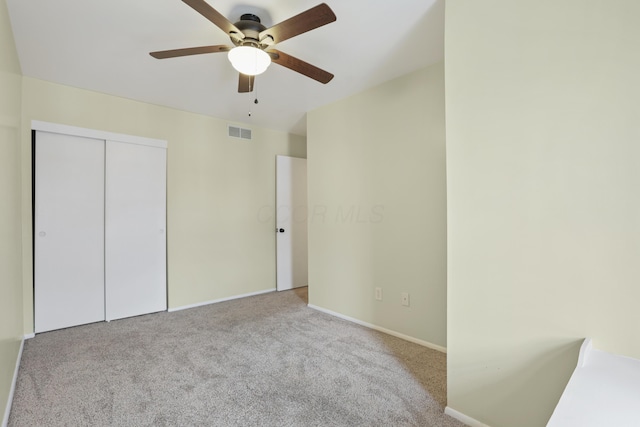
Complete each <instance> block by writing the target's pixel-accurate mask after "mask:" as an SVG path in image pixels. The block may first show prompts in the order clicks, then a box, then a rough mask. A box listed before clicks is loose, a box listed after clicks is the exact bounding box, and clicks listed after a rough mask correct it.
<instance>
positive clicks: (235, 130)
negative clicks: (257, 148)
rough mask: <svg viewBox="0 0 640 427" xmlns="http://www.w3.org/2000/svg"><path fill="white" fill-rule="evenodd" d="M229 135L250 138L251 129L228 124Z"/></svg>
mask: <svg viewBox="0 0 640 427" xmlns="http://www.w3.org/2000/svg"><path fill="white" fill-rule="evenodd" d="M228 129H229V136H230V137H232V138H240V139H251V129H246V128H241V127H238V126H232V125H229V126H228Z"/></svg>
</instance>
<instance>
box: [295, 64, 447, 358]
mask: <svg viewBox="0 0 640 427" xmlns="http://www.w3.org/2000/svg"><path fill="white" fill-rule="evenodd" d="M307 140H308V153H309V157H308V161H307V167H308V191H309V193H308V194H309V196H308V197H309V208H310V217H309V302H310V304H312V305H315V306H318V307H321V308H324V309H328V310H331V311H333V312H337V313H339V314H342V315H345V316H349V317H352V318H355V319H358V320H360V321H363V322H367V323H370V324H373V325H376V326H379V327H382V328H386V329H389V330H392V331H395V332H398V333H401V334H404V335H408V336H410V337H412V338H416V339H418V340H422V341H426V342H428V343H431V344H435V345H437V346H441V347H445V346H446V345H447V342H446V195H445V192H446V188H445V159H444V155H445V139H444V71H443V64H442V63H440V64H437V65H434V66H432V67H429V68H426V69H423V70H420V71H418V72H415V73H412V74H409V75H407V76H404V77H401V78H398V79H396V80H393V81H390V82H387V83H384V84H382V85H380V86H378V87H375V88H373V89H370V90H367V91H365V92H363V93H360V94H358V95H355V96H352V97H350V98H347V99H345V100H342V101H339V102H336V103H333V104H330V105H328V106H325V107H323V108H320V109H318V110H315V111H312V112H310V113H309V114H308V134H307ZM375 287H381V288H382V289H383V300H382V301H376V300H375V299H374V288H375ZM401 292H409V294H410V304H411V305H410V307H403V306H402V305H401V303H400V301H401V299H400V294H401Z"/></svg>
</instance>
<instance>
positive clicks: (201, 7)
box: [182, 0, 244, 39]
mask: <svg viewBox="0 0 640 427" xmlns="http://www.w3.org/2000/svg"><path fill="white" fill-rule="evenodd" d="M182 1H183V2H185V3H186V4H188V5H189V6H191V8H193V9H194V10H195V11H196V12H198V13H199V14H200V15H202V16H204V17H205V18H207V19H208V20H209V21H211V22H213V23H214V24H215V25H216V26H217V27H218V28H220V29H221V30H222V31H224V32H225V33H227V34H229V35H231V36H233V37H234V38H239V39H244V34H243V33H242V31H240V30H239V29H238V28H237V27H236V26H235V25H233V24H232V23H231V21H229V20H228V19H227V18H225V17H224V16H223V15H222V14H221V13H220V12H218V11H217V10H215V9H214V8H213V7H211V6H210V5H209V3H207V2H206V1H204V0H182Z"/></svg>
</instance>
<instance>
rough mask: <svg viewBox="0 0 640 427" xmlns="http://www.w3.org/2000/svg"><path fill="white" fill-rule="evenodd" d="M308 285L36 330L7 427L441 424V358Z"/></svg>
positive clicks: (446, 421) (448, 424)
mask: <svg viewBox="0 0 640 427" xmlns="http://www.w3.org/2000/svg"><path fill="white" fill-rule="evenodd" d="M306 298H307V295H306V288H302V289H296V290H293V291H285V292H278V293H276V292H274V293H268V294H263V295H259V296H254V297H249V298H243V299H238V300H233V301H227V302H222V303H218V304H212V305H208V306H203V307H198V308H192V309H189V310H183V311H178V312H173V313H168V312H162V313H155V314H150V315H145V316H139V317H135V318H129V319H122V320H117V321H112V322H108V323H107V322H101V323H94V324H90V325H85V326H78V327H74V328H68V329H64V330H59V331H53V332H47V333H43V334H38V335H36V337H35V338H32V339H30V340H27V341H26V342H25V346H24V351H23V355H22V361H21V365H20V370H19V375H18V380H17V385H16V391H15V395H14V400H13V405H12V407H11V413H10V417H9V426H14V427H18V426H30V427H31V426H445V427H461V426H463V424H461V423H460V422H458V421H457V420H454V419H453V418H451V417H449V416H447V415H445V414H444V413H443V410H444V406H445V404H446V356H445V355H444V354H443V353H440V352H438V351H435V350H431V349H428V348H425V347H422V346H419V345H416V344H413V343H410V342H407V341H404V340H401V339H398V338H395V337H392V336H389V335H386V334H382V333H379V332H375V331H372V330H370V329H367V328H364V327H361V326H358V325H355V324H352V323H350V322H347V321H344V320H341V319H338V318H335V317H332V316H330V315H327V314H324V313H321V312H318V311H316V310H313V309H311V308H309V307H307V305H306Z"/></svg>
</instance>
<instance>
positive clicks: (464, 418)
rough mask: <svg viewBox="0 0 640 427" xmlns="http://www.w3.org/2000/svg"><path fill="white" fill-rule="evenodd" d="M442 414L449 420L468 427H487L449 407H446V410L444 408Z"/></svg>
mask: <svg viewBox="0 0 640 427" xmlns="http://www.w3.org/2000/svg"><path fill="white" fill-rule="evenodd" d="M444 413H445V414H447V415H449V416H450V417H451V418H455V419H456V420H458V421H460V422H462V423H464V424H466V425H468V426H469V427H489V426H488V425H486V424H484V423H481V422H480V421H478V420H476V419H474V418H471V417H468V416H466V415H465V414H463V413H462V412H458V411H456V410H455V409H453V408H451V407H450V406H447V407H446V408H444Z"/></svg>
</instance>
